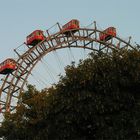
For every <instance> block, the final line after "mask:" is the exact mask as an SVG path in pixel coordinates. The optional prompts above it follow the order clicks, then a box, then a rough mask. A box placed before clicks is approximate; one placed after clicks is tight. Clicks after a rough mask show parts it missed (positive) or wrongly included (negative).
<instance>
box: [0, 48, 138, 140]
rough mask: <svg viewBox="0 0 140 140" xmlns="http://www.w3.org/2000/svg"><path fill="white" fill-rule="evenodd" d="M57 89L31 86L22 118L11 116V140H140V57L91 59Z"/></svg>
mask: <svg viewBox="0 0 140 140" xmlns="http://www.w3.org/2000/svg"><path fill="white" fill-rule="evenodd" d="M65 72H66V75H65V76H60V80H59V82H58V83H57V84H55V85H53V86H52V87H50V88H49V89H44V90H42V91H38V90H37V89H36V88H35V87H34V86H32V85H29V86H28V90H27V91H26V92H25V93H23V96H22V103H21V104H20V105H19V106H17V111H16V113H13V114H8V113H7V114H5V120H4V122H3V124H2V127H1V129H0V135H1V136H4V137H5V138H6V139H7V140H29V139H30V140H31V139H32V140H44V139H46V140H90V139H92V140H93V139H96V140H106V139H109V140H124V139H126V140H132V139H133V140H137V139H140V51H139V50H127V51H126V50H121V51H120V52H115V51H114V52H111V53H108V54H106V53H99V54H98V53H91V54H90V57H89V58H88V59H86V60H80V62H79V64H78V65H77V66H76V64H75V63H72V64H71V65H69V66H67V67H66V68H65Z"/></svg>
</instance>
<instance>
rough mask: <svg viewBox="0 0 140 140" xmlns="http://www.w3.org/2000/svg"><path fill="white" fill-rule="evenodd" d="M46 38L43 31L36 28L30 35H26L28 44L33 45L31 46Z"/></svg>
mask: <svg viewBox="0 0 140 140" xmlns="http://www.w3.org/2000/svg"><path fill="white" fill-rule="evenodd" d="M44 39H45V36H44V34H43V31H41V30H35V31H33V32H32V33H31V34H30V35H28V36H27V37H26V44H27V45H31V46H35V45H37V44H38V43H39V42H41V41H42V40H44Z"/></svg>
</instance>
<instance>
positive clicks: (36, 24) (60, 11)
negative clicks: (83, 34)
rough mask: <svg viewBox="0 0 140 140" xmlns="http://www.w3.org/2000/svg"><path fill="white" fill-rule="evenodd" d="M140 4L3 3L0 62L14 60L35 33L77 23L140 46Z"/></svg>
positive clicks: (137, 0) (125, 0)
mask: <svg viewBox="0 0 140 140" xmlns="http://www.w3.org/2000/svg"><path fill="white" fill-rule="evenodd" d="M139 6H140V0H70V1H68V0H0V62H2V61H4V60H5V59H6V58H9V57H10V58H13V57H15V53H14V51H13V50H14V49H15V48H17V47H18V46H19V45H21V44H22V43H23V42H25V40H26V36H27V35H29V34H30V33H31V32H32V31H34V30H36V29H41V30H47V29H48V28H50V27H51V26H52V25H54V24H55V23H57V22H59V23H60V24H61V25H63V24H65V23H67V22H68V21H69V20H71V19H78V20H79V21H80V25H81V26H87V25H89V24H90V23H92V22H93V21H96V22H97V26H99V27H100V28H101V29H105V28H107V27H108V26H114V27H116V28H117V35H119V36H121V37H122V38H123V39H127V38H128V37H129V36H132V40H133V42H137V43H138V44H140V39H139V36H140V30H139V26H140V8H139Z"/></svg>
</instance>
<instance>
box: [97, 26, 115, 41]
mask: <svg viewBox="0 0 140 140" xmlns="http://www.w3.org/2000/svg"><path fill="white" fill-rule="evenodd" d="M113 36H114V37H115V36H116V28H114V27H108V28H107V29H105V30H104V31H103V33H100V34H99V39H100V41H108V40H110V39H111V38H112V37H113Z"/></svg>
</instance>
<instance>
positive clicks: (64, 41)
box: [0, 23, 135, 113]
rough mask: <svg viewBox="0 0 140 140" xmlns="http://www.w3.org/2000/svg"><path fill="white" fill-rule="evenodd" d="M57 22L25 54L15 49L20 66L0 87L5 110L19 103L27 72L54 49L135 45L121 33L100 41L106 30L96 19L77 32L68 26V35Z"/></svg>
mask: <svg viewBox="0 0 140 140" xmlns="http://www.w3.org/2000/svg"><path fill="white" fill-rule="evenodd" d="M57 26H58V27H59V30H58V31H57V32H56V33H55V34H50V33H49V30H48V31H47V37H46V38H45V39H44V40H43V41H42V42H40V43H38V44H37V45H36V46H34V47H30V46H27V48H28V49H27V50H26V51H25V52H24V53H23V54H20V53H19V52H18V51H17V50H16V49H15V50H14V51H15V52H16V54H17V55H18V59H17V61H16V63H17V69H16V70H15V71H14V72H13V73H12V74H9V75H7V76H6V77H5V78H4V79H3V83H2V85H1V88H0V104H1V109H2V113H5V112H8V111H12V110H14V109H15V108H16V106H17V104H20V102H21V96H22V93H23V89H24V86H25V84H26V82H27V79H28V76H29V75H30V74H31V71H32V70H33V68H34V67H35V65H36V64H37V63H38V62H39V61H40V60H41V58H43V57H44V56H45V55H47V54H48V53H49V52H51V51H54V50H57V49H63V48H67V47H69V48H70V47H73V48H75V47H76V48H83V49H90V50H93V51H95V52H101V51H109V50H118V51H119V50H120V49H123V48H131V49H135V48H134V47H133V46H132V45H131V43H130V40H131V38H129V40H128V41H125V40H123V39H121V38H119V37H113V38H112V39H110V40H109V41H106V42H105V41H100V40H99V33H100V32H103V31H101V30H99V29H97V26H96V23H94V26H93V28H79V29H78V30H77V31H76V32H73V31H74V30H69V31H67V32H69V34H68V35H67V34H65V33H64V32H63V30H62V28H61V27H60V25H59V23H57ZM95 44H98V45H95Z"/></svg>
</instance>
